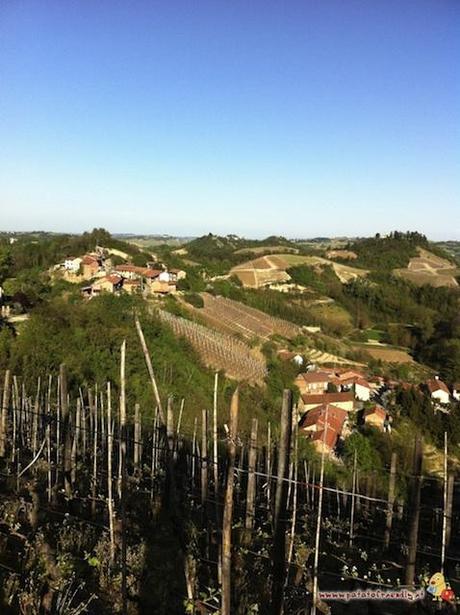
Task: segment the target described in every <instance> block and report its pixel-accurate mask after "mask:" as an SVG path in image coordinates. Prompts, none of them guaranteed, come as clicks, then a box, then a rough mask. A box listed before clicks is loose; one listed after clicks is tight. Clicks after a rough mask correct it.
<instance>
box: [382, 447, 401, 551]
mask: <svg viewBox="0 0 460 615" xmlns="http://www.w3.org/2000/svg"><path fill="white" fill-rule="evenodd" d="M397 461H398V455H397V453H395V452H393V453H391V467H390V481H389V484H388V504H387V513H386V524H385V534H384V536H383V548H384V549H385V550H386V549H388V548H389V546H390V536H391V526H392V525H393V509H394V503H395V484H396V464H397Z"/></svg>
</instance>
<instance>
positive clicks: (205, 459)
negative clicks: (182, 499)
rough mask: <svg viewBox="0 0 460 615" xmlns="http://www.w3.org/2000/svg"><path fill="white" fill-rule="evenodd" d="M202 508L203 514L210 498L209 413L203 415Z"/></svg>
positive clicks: (204, 412) (203, 412) (204, 411)
mask: <svg viewBox="0 0 460 615" xmlns="http://www.w3.org/2000/svg"><path fill="white" fill-rule="evenodd" d="M200 461H201V506H202V509H203V513H204V511H205V510H206V500H207V497H208V413H207V411H206V410H203V411H202V414H201V460H200Z"/></svg>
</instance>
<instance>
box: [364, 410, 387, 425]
mask: <svg viewBox="0 0 460 615" xmlns="http://www.w3.org/2000/svg"><path fill="white" fill-rule="evenodd" d="M386 418H387V412H386V410H385V408H383V407H382V406H379V405H378V404H376V405H375V406H372V407H371V408H366V410H364V422H365V424H366V425H371V426H372V427H376V428H377V429H380V430H381V431H384V430H385V421H386Z"/></svg>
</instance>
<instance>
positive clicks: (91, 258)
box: [81, 254, 99, 265]
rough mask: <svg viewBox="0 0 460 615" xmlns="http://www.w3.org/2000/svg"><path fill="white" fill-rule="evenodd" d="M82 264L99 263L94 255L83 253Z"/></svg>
mask: <svg viewBox="0 0 460 615" xmlns="http://www.w3.org/2000/svg"><path fill="white" fill-rule="evenodd" d="M81 262H82V264H83V265H99V263H98V260H97V258H95V257H94V256H89V255H88V254H85V256H84V257H83V258H82V259H81Z"/></svg>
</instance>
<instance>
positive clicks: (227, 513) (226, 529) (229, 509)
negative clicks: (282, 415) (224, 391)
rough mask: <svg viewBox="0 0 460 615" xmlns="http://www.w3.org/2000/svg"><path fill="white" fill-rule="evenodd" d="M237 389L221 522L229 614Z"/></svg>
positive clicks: (224, 598) (228, 614)
mask: <svg viewBox="0 0 460 615" xmlns="http://www.w3.org/2000/svg"><path fill="white" fill-rule="evenodd" d="M238 410H239V391H238V389H236V390H235V392H234V393H233V396H232V401H231V404H230V428H229V433H228V444H227V451H228V461H227V484H226V488H225V501H224V515H223V523H222V604H221V607H222V609H221V610H222V615H231V613H232V611H231V590H232V585H231V574H232V521H233V485H234V482H233V480H234V476H233V474H234V471H235V456H236V439H237V437H238Z"/></svg>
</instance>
